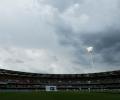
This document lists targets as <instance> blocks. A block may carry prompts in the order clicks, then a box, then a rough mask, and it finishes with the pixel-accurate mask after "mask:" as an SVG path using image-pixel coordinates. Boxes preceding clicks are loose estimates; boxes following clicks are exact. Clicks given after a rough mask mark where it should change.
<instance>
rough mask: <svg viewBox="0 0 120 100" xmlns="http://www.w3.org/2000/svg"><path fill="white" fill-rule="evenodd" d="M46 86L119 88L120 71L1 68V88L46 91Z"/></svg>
mask: <svg viewBox="0 0 120 100" xmlns="http://www.w3.org/2000/svg"><path fill="white" fill-rule="evenodd" d="M46 86H51V87H52V86H53V87H55V88H56V89H57V90H59V91H60V90H67V91H69V90H72V91H82V90H88V91H91V90H99V91H102V90H119V89H120V71H109V72H100V73H89V74H38V73H28V72H19V71H12V70H5V69H0V90H40V91H45V90H46ZM52 89H53V88H52ZM53 90H54V89H53Z"/></svg>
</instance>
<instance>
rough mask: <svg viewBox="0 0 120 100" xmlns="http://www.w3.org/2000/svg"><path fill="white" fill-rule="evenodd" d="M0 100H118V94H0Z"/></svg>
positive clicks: (119, 98) (119, 97) (119, 95)
mask: <svg viewBox="0 0 120 100" xmlns="http://www.w3.org/2000/svg"><path fill="white" fill-rule="evenodd" d="M0 100H120V94H119V93H87V92H85V93H81V92H0Z"/></svg>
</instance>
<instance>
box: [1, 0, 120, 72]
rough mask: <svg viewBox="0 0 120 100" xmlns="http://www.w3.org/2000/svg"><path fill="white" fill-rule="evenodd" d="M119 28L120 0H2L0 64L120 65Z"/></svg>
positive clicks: (85, 68)
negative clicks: (90, 53)
mask: <svg viewBox="0 0 120 100" xmlns="http://www.w3.org/2000/svg"><path fill="white" fill-rule="evenodd" d="M119 27H120V1H119V0H1V1H0V65H1V68H6V69H13V70H20V71H30V72H40V73H84V72H98V71H107V70H117V69H120V63H119V59H120V28H119ZM88 46H93V47H94V62H95V63H94V67H93V68H91V66H90V61H89V60H90V58H89V56H88V54H87V53H86V51H85V48H86V47H88Z"/></svg>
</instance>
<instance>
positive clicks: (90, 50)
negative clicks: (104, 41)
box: [86, 47, 94, 67]
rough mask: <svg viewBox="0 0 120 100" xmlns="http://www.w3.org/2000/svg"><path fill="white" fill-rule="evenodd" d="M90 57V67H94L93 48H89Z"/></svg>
mask: <svg viewBox="0 0 120 100" xmlns="http://www.w3.org/2000/svg"><path fill="white" fill-rule="evenodd" d="M86 49H87V52H88V55H89V56H90V65H91V66H92V67H93V65H94V61H93V47H87V48H86Z"/></svg>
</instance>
